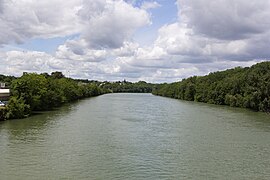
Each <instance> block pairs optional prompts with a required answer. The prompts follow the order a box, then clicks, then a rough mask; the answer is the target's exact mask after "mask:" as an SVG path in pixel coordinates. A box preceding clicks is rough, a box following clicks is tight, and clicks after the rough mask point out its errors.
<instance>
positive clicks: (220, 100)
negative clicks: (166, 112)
mask: <svg viewBox="0 0 270 180" xmlns="http://www.w3.org/2000/svg"><path fill="white" fill-rule="evenodd" d="M153 94H155V95H160V96H166V97H171V98H177V99H182V100H188V101H198V102H205V103H211V104H219V105H229V106H233V107H245V108H250V109H253V110H255V111H264V112H270V62H263V63H259V64H256V65H254V66H252V67H250V68H241V67H237V68H234V69H229V70H226V71H221V72H214V73H210V74H209V75H207V76H202V77H197V76H194V77H190V78H188V79H183V80H182V81H180V82H176V83H172V84H160V85H156V87H155V88H154V89H153Z"/></svg>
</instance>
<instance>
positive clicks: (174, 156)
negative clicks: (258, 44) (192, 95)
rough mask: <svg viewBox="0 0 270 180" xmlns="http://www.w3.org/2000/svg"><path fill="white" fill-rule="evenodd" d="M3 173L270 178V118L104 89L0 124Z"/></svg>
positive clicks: (11, 175) (0, 167) (34, 176)
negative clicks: (98, 92)
mask: <svg viewBox="0 0 270 180" xmlns="http://www.w3.org/2000/svg"><path fill="white" fill-rule="evenodd" d="M0 179H12V180H13V179H15V180H16V179H18V180H19V179H153V180H156V179H270V116H269V115H267V114H264V113H255V112H251V111H248V110H243V109H234V108H230V107H223V106H214V105H207V104H201V103H194V102H186V101H180V100H175V99H168V98H163V97H158V96H153V95H151V94H107V95H103V96H99V97H95V98H90V99H85V100H82V101H79V102H77V103H73V104H70V105H66V106H64V107H62V108H60V109H59V110H55V111H51V112H45V113H43V114H39V115H35V116H32V117H30V118H27V119H23V120H12V121H5V122H0Z"/></svg>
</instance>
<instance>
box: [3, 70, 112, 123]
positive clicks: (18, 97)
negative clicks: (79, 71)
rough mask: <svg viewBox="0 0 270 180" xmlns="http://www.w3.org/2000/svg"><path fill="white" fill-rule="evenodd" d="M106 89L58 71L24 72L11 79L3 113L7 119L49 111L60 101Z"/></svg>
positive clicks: (99, 92)
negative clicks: (8, 96)
mask: <svg viewBox="0 0 270 180" xmlns="http://www.w3.org/2000/svg"><path fill="white" fill-rule="evenodd" d="M106 92H108V91H106V90H104V89H102V88H100V87H98V86H97V85H96V84H93V83H83V82H79V81H75V80H73V79H70V78H65V77H64V75H63V74H62V73H61V72H54V73H52V74H51V75H49V74H47V73H43V74H36V73H24V74H23V76H22V77H20V78H17V79H15V80H13V81H12V84H11V93H12V94H11V96H12V97H11V98H10V100H9V102H8V108H7V109H8V113H7V116H8V118H9V119H13V118H23V117H25V116H27V115H29V114H30V113H31V112H32V111H42V110H50V109H53V108H54V107H57V106H60V105H61V104H63V103H67V102H71V101H74V100H78V99H81V98H85V97H92V96H97V95H100V94H103V93H106Z"/></svg>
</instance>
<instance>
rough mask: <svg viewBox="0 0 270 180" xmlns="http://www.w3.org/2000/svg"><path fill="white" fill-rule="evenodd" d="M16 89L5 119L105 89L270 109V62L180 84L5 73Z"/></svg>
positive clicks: (0, 114)
mask: <svg viewBox="0 0 270 180" xmlns="http://www.w3.org/2000/svg"><path fill="white" fill-rule="evenodd" d="M0 82H4V83H5V84H6V85H7V87H8V88H9V89H10V92H11V96H10V98H9V100H8V102H7V105H6V106H5V107H0V120H5V119H15V118H16V119H17V118H24V117H27V116H29V115H31V113H32V112H34V111H44V110H51V109H53V108H55V107H58V106H60V105H61V104H63V103H68V102H71V101H75V100H78V99H82V98H87V97H93V96H98V95H101V94H105V93H118V92H128V93H152V94H154V95H159V96H165V97H170V98H176V99H181V100H187V101H197V102H204V103H211V104H217V105H229V106H232V107H243V108H249V109H252V110H255V111H262V112H270V62H262V63H258V64H256V65H253V66H251V67H245V68H241V67H236V68H234V69H228V70H225V71H220V72H214V73H210V74H209V75H206V76H193V77H190V78H187V79H183V80H182V81H179V82H175V83H170V84H168V83H163V84H150V83H146V82H144V81H139V82H136V83H132V82H127V81H126V80H124V81H118V82H107V81H105V82H99V81H90V80H84V79H71V78H66V77H65V76H64V75H63V74H62V73H61V72H53V73H51V74H50V75H49V74H47V73H43V74H36V73H24V74H23V75H22V76H21V77H19V78H17V77H13V76H4V75H0Z"/></svg>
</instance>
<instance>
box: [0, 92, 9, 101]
mask: <svg viewBox="0 0 270 180" xmlns="http://www.w3.org/2000/svg"><path fill="white" fill-rule="evenodd" d="M9 96H10V90H9V89H0V101H8V99H9Z"/></svg>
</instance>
